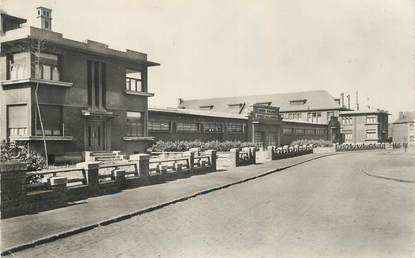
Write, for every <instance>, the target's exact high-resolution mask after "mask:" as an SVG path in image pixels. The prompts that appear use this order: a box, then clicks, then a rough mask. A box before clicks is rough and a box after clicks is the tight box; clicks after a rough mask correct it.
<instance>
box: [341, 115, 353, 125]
mask: <svg viewBox="0 0 415 258" xmlns="http://www.w3.org/2000/svg"><path fill="white" fill-rule="evenodd" d="M342 124H344V125H352V124H353V120H352V118H351V117H347V116H346V117H345V116H344V117H342Z"/></svg>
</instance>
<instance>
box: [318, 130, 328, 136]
mask: <svg viewBox="0 0 415 258" xmlns="http://www.w3.org/2000/svg"><path fill="white" fill-rule="evenodd" d="M316 134H317V135H325V134H326V129H316Z"/></svg>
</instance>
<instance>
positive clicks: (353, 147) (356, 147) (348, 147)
mask: <svg viewBox="0 0 415 258" xmlns="http://www.w3.org/2000/svg"><path fill="white" fill-rule="evenodd" d="M381 149H386V144H385V143H370V144H364V143H362V144H347V143H344V144H336V146H335V150H336V151H337V152H341V151H361V150H381Z"/></svg>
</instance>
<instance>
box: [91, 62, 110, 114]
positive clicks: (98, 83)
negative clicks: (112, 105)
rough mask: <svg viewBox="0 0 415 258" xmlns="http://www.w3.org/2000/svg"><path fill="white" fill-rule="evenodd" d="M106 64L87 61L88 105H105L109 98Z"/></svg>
mask: <svg viewBox="0 0 415 258" xmlns="http://www.w3.org/2000/svg"><path fill="white" fill-rule="evenodd" d="M106 81H107V80H106V64H105V63H102V62H97V61H90V60H88V61H87V87H88V91H87V92H88V105H89V106H92V107H105V106H106V98H107V84H106Z"/></svg>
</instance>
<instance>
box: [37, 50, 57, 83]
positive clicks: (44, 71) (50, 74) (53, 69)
mask: <svg viewBox="0 0 415 258" xmlns="http://www.w3.org/2000/svg"><path fill="white" fill-rule="evenodd" d="M37 58H38V59H39V60H37ZM58 61H59V60H58V56H57V55H54V54H47V53H39V54H36V58H35V63H36V66H35V78H37V79H44V80H54V81H59V80H60V74H59V65H58ZM38 62H39V64H38Z"/></svg>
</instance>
